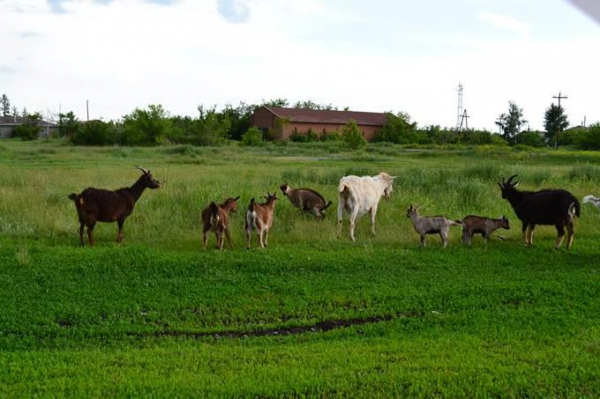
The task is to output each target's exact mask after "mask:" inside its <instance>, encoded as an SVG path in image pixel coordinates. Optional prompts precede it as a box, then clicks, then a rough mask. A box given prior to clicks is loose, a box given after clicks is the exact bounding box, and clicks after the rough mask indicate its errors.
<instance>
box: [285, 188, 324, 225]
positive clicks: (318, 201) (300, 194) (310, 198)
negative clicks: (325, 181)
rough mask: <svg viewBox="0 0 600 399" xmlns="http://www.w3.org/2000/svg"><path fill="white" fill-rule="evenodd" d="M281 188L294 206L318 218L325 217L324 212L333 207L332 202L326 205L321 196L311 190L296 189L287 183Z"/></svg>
mask: <svg viewBox="0 0 600 399" xmlns="http://www.w3.org/2000/svg"><path fill="white" fill-rule="evenodd" d="M280 188H281V191H282V192H283V195H285V196H286V197H288V198H289V200H290V202H291V203H292V205H294V206H295V207H296V208H298V209H300V210H302V211H304V212H311V213H312V214H313V215H315V216H316V217H325V212H324V211H325V209H327V208H329V206H330V205H331V201H329V202H327V203H326V202H325V198H323V196H322V195H321V194H319V193H318V192H316V191H315V190H311V189H310V188H296V189H294V188H292V187H290V185H289V184H287V183H284V184H282V185H281V187H280Z"/></svg>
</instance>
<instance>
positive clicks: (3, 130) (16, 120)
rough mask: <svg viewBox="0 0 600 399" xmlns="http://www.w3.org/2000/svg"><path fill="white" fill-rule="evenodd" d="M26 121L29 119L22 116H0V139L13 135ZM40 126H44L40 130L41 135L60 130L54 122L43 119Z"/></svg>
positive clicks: (44, 135)
mask: <svg viewBox="0 0 600 399" xmlns="http://www.w3.org/2000/svg"><path fill="white" fill-rule="evenodd" d="M26 122H27V119H26V118H22V117H20V116H16V117H15V116H0V139H6V138H10V137H12V136H13V133H14V130H15V128H16V127H17V126H19V125H22V124H24V123H26ZM38 126H39V127H41V128H42V129H41V131H40V136H41V137H48V136H50V135H52V134H53V133H55V132H58V125H57V124H56V123H54V122H48V121H44V120H41V121H39V122H38Z"/></svg>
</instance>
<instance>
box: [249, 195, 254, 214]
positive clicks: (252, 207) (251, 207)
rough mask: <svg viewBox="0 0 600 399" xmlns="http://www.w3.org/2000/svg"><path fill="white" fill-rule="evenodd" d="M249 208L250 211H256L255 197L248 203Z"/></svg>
mask: <svg viewBox="0 0 600 399" xmlns="http://www.w3.org/2000/svg"><path fill="white" fill-rule="evenodd" d="M248 210H249V211H250V212H252V211H254V197H253V198H252V199H251V200H250V205H248Z"/></svg>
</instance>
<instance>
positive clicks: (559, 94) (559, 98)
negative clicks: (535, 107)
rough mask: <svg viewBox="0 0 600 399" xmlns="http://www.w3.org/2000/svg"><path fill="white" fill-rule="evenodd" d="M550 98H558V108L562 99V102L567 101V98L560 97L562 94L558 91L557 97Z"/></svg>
mask: <svg viewBox="0 0 600 399" xmlns="http://www.w3.org/2000/svg"><path fill="white" fill-rule="evenodd" d="M552 98H558V106H559V107H560V100H561V99H564V100H566V99H567V98H569V97H567V96H563V95H562V92H560V91H559V92H558V96H552Z"/></svg>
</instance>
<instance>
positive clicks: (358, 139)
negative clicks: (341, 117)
mask: <svg viewBox="0 0 600 399" xmlns="http://www.w3.org/2000/svg"><path fill="white" fill-rule="evenodd" d="M342 139H343V140H344V143H345V144H346V146H348V147H349V148H352V149H357V148H361V147H364V146H366V145H367V140H365V138H364V136H363V135H362V132H361V131H360V129H359V128H358V125H357V124H356V121H355V120H354V119H350V121H349V122H348V123H346V124H345V125H344V127H342Z"/></svg>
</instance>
